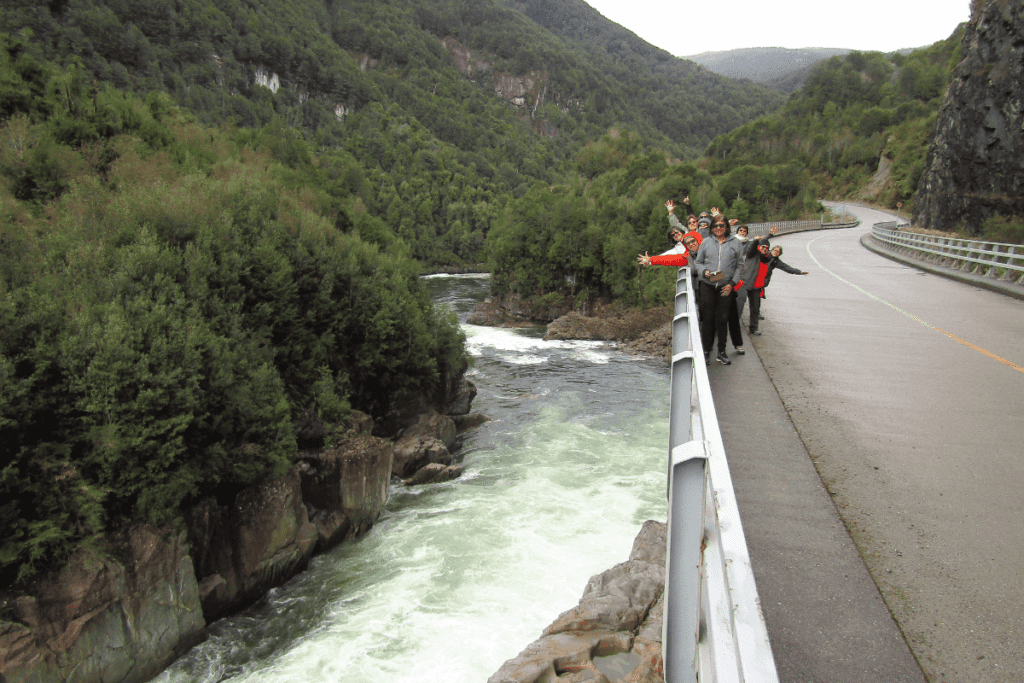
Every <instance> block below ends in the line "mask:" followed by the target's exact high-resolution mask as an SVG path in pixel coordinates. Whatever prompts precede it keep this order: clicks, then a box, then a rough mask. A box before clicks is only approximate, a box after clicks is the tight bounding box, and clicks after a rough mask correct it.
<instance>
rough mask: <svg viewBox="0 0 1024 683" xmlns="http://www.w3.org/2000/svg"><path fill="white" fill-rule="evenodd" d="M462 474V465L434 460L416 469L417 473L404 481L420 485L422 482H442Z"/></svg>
mask: <svg viewBox="0 0 1024 683" xmlns="http://www.w3.org/2000/svg"><path fill="white" fill-rule="evenodd" d="M460 476H462V465H447V466H446V465H442V464H441V463H437V462H432V463H430V464H429V465H424V466H423V467H421V468H419V469H418V470H416V474H414V475H412V477H410V478H409V479H406V480H405V481H404V482H403V483H404V484H405V485H406V486H418V485H420V484H440V483H441V482H445V481H451V480H452V479H456V478H458V477H460Z"/></svg>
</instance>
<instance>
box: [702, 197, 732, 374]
mask: <svg viewBox="0 0 1024 683" xmlns="http://www.w3.org/2000/svg"><path fill="white" fill-rule="evenodd" d="M730 233H731V227H730V226H729V221H728V220H727V219H726V218H725V216H723V215H721V214H719V215H717V216H715V217H714V221H713V222H712V223H711V237H710V238H709V239H706V240H704V241H703V242H701V244H700V249H699V250H698V251H697V257H696V258H695V259H694V263H693V267H694V268H696V269H697V273H698V277H699V282H698V290H697V306H698V309H699V311H700V339H701V344H702V345H703V346H704V359H705V361H710V358H711V345H712V344H713V343H714V342H715V338H716V337H717V338H718V355H717V356H716V357H715V359H716V360H717V361H718V362H719V363H721V364H723V365H729V364H730V363H732V361H731V360H729V356H728V355H726V353H725V343H726V333H727V329H728V324H729V312H730V311H731V310H732V307H733V306H734V305H735V304H734V299H735V297H736V293H735V289H736V285H737V283H739V281H740V277H741V273H740V264H741V263H742V261H743V254H742V249H741V244H740V242H739V241H737V240H736V238H735V237H733V236H732V235H731V234H730Z"/></svg>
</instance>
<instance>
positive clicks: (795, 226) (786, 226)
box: [747, 217, 860, 237]
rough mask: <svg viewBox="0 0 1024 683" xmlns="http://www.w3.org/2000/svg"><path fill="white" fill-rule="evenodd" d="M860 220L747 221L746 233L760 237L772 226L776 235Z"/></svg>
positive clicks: (854, 222) (843, 224)
mask: <svg viewBox="0 0 1024 683" xmlns="http://www.w3.org/2000/svg"><path fill="white" fill-rule="evenodd" d="M859 224H860V221H846V222H839V223H826V222H825V220H824V217H822V219H821V220H817V221H776V222H774V223H747V235H748V236H750V237H762V236H764V235H767V234H768V231H769V230H771V229H772V227H777V228H778V231H777V232H776V233H775V234H776V235H785V234H786V233H790V232H806V231H807V230H833V229H837V228H852V227H854V226H856V225H859Z"/></svg>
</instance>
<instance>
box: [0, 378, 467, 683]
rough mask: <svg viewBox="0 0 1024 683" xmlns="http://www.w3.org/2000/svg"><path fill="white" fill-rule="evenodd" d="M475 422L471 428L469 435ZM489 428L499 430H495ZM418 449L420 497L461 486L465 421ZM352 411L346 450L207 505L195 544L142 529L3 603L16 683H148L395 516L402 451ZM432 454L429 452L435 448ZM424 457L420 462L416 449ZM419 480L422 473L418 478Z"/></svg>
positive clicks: (5, 659)
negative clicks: (385, 513) (243, 612)
mask: <svg viewBox="0 0 1024 683" xmlns="http://www.w3.org/2000/svg"><path fill="white" fill-rule="evenodd" d="M461 379H462V377H461V373H458V376H457V377H453V379H452V381H451V382H449V386H448V387H447V388H446V389H445V390H444V391H443V392H442V394H443V395H442V396H441V397H439V399H443V400H444V401H445V402H447V403H453V402H460V401H461V402H460V406H461V407H464V408H465V411H466V412H467V413H468V412H469V407H470V403H471V402H472V396H474V395H475V387H473V386H472V384H471V383H466V382H462V381H461ZM473 417H477V418H480V417H482V416H467V417H466V419H465V421H466V422H470V421H471V419H472V418H473ZM483 419H486V418H483ZM407 421H408V422H409V423H410V426H409V427H408V429H406V432H405V437H406V438H407V439H408V440H409V442H410V443H411V442H418V443H419V445H420V446H421V447H422V448H421V449H420V450H421V453H420V454H419V455H415V456H411V457H410V461H412V460H415V459H416V458H417V457H421V456H423V454H424V453H425V454H426V456H425V457H426V461H425V462H423V463H422V464H426V465H430V464H431V463H435V464H433V465H431V466H430V467H428V468H423V467H422V466H421V465H417V466H415V467H412V468H411V470H410V471H411V472H412V473H414V477H413V480H412V481H411V482H410V483H412V484H420V483H429V482H440V481H446V480H449V479H452V478H454V477H457V476H459V474H460V473H461V467H460V466H458V465H452V464H451V460H452V457H451V451H453V450H455V449H456V448H457V446H458V439H457V435H456V432H457V428H456V425H455V422H454V421H453V420H452V418H450V417H448V416H445V415H440V414H438V413H437V412H436V411H433V410H430V411H428V412H427V413H426V414H424V415H420V416H418V419H416V418H408V419H407ZM373 429H374V425H373V420H372V419H371V418H370V417H369V416H367V415H364V414H362V413H358V412H356V411H353V413H352V415H351V416H350V419H349V424H348V425H347V428H345V429H344V430H343V431H341V432H340V433H337V434H335V437H336V438H337V441H336V445H334V446H333V447H331V448H328V449H327V450H325V451H323V452H316V451H305V452H303V453H302V454H301V456H300V458H299V460H298V463H297V464H296V465H295V466H294V467H292V468H290V469H289V471H288V472H287V473H286V474H285V475H283V476H281V477H279V478H276V479H271V480H267V481H264V482H262V483H260V484H259V485H256V486H253V487H250V488H247V489H243V490H241V491H239V492H238V493H237V494H236V495H235V496H234V497H233V498H232V499H230V500H219V501H218V500H216V499H214V498H208V499H205V500H203V501H201V502H200V503H199V504H198V505H196V506H195V507H194V508H193V509H192V510H191V511H189V513H188V514H187V515H186V524H187V527H188V531H187V532H175V531H172V530H170V529H163V530H157V529H153V528H152V527H149V526H145V525H140V526H136V527H134V528H132V529H131V531H130V532H129V533H127V534H126V535H125V537H124V538H122V539H111V540H112V542H111V543H110V544H109V545H110V547H109V548H108V549H107V551H108V552H106V553H99V552H98V551H89V550H86V549H82V550H80V551H79V552H78V553H76V555H75V556H74V557H73V558H72V559H71V561H70V562H69V563H68V564H67V566H66V567H64V568H63V569H61V570H60V571H59V572H55V573H54V574H53V575H51V576H49V577H47V578H45V579H43V580H41V581H40V582H39V583H38V584H37V585H36V586H35V587H34V589H33V591H32V595H22V596H17V595H9V596H8V595H5V596H0V681H3V683H51V682H52V681H64V680H74V681H76V682H78V683H140V682H141V681H146V680H149V679H150V678H152V677H153V676H155V675H156V674H157V673H159V671H161V670H162V669H163V668H165V667H166V666H167V665H168V664H170V663H171V662H172V661H173V660H174V659H175V658H176V657H177V656H179V655H180V654H181V653H182V652H183V651H184V650H187V649H188V648H189V647H191V646H192V645H194V644H195V643H197V642H199V641H200V640H201V639H202V638H203V636H204V634H205V627H206V624H207V623H208V621H210V620H213V619H216V618H218V617H220V616H223V615H226V614H227V613H229V612H232V611H235V610H237V609H240V608H242V607H245V606H247V605H248V604H251V603H252V602H253V601H254V600H256V599H258V598H259V597H260V596H262V595H263V594H264V593H266V591H267V590H269V589H270V588H273V587H274V586H278V585H280V584H281V583H283V582H284V581H286V580H287V579H289V578H291V577H292V576H294V575H295V574H297V573H298V572H300V571H302V570H303V569H304V568H305V567H306V565H307V563H308V562H309V559H310V558H311V557H312V555H313V553H314V552H315V551H316V550H318V549H319V550H323V549H326V548H327V547H330V546H331V545H333V544H335V543H337V542H339V541H341V540H345V539H348V538H352V537H355V536H356V535H358V534H361V533H364V532H365V531H367V530H368V529H369V528H370V527H371V526H372V525H373V524H374V523H375V522H376V520H377V519H378V517H379V516H380V514H381V512H382V510H383V508H384V505H385V504H386V503H387V500H388V495H389V490H390V488H389V487H390V481H391V476H392V469H393V464H394V461H395V457H396V453H397V452H399V451H398V450H396V447H395V446H396V444H394V443H393V442H392V441H390V440H386V439H383V438H378V437H374V436H371V432H372V431H373ZM425 444H426V445H425ZM413 450H415V449H413ZM417 470H423V471H422V472H417Z"/></svg>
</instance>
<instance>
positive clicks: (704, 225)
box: [697, 215, 711, 239]
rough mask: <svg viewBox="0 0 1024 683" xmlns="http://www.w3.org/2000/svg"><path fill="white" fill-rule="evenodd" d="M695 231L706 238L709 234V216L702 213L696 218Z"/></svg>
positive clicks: (702, 237)
mask: <svg viewBox="0 0 1024 683" xmlns="http://www.w3.org/2000/svg"><path fill="white" fill-rule="evenodd" d="M697 232H699V233H700V236H701V239H707V238H708V237H710V236H711V217H710V216H706V215H702V216H701V217H700V218H698V219H697Z"/></svg>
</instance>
